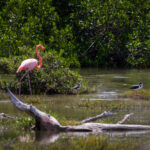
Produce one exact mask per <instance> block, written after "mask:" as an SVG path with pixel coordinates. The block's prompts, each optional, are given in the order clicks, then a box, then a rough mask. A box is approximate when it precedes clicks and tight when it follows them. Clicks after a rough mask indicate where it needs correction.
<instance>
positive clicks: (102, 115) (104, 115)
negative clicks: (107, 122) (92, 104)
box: [81, 111, 116, 123]
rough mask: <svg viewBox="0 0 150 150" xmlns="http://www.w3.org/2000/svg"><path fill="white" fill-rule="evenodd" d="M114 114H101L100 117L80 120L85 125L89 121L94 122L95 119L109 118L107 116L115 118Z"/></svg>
mask: <svg viewBox="0 0 150 150" xmlns="http://www.w3.org/2000/svg"><path fill="white" fill-rule="evenodd" d="M115 115H116V113H112V112H106V111H105V112H103V113H101V114H100V115H97V116H94V117H90V118H87V119H85V120H82V121H81V122H82V123H87V122H91V121H96V120H97V119H100V118H103V117H109V116H115Z"/></svg>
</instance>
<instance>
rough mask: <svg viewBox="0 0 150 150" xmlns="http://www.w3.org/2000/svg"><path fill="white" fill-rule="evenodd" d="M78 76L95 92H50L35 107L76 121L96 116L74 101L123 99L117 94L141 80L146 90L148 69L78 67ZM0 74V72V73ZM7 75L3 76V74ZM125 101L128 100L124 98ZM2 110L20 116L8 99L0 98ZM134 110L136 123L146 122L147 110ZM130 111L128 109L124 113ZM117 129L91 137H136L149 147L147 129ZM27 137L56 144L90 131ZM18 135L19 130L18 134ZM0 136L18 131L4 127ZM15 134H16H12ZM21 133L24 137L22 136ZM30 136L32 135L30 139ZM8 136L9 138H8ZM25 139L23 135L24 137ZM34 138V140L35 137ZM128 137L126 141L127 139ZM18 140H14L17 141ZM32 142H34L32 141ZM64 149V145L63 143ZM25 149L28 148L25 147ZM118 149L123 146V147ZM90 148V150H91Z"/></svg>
mask: <svg viewBox="0 0 150 150" xmlns="http://www.w3.org/2000/svg"><path fill="white" fill-rule="evenodd" d="M80 73H81V75H82V76H83V78H84V79H85V80H88V81H89V86H91V87H93V86H94V87H96V89H97V92H96V93H93V94H84V95H52V96H40V98H41V100H42V101H43V103H42V104H39V105H38V106H37V107H38V108H39V109H41V110H42V111H49V110H50V111H51V112H53V113H55V114H57V115H58V116H64V117H65V118H66V119H68V120H69V119H70V120H77V121H80V120H82V119H85V118H87V117H89V116H94V115H98V114H99V113H100V111H99V109H90V110H89V109H87V108H83V107H77V106H78V103H80V102H81V101H87V100H88V101H108V103H109V102H110V101H127V100H125V99H123V98H118V95H120V94H122V93H123V92H124V91H126V90H129V88H130V87H131V86H132V85H135V84H138V83H139V82H143V84H144V89H150V70H101V69H82V70H80ZM0 77H2V75H1V76H0ZM5 77H6V78H8V77H7V76H5ZM127 103H128V101H127ZM119 111H120V110H119ZM1 112H4V113H7V114H10V115H17V116H19V115H22V113H20V112H19V111H18V110H17V109H16V108H14V106H13V105H12V104H11V103H10V101H9V100H1V101H0V113H1ZM133 112H134V113H135V116H136V117H135V119H138V121H139V123H140V124H142V123H146V124H147V123H149V122H150V117H149V114H150V109H149V108H147V109H146V110H143V109H142V108H141V109H140V110H133ZM125 113H130V112H128V111H127V112H125ZM16 132H17V134H16ZM139 133H140V134H138V133H137V132H124V133H122V132H120V133H119V132H117V133H106V134H104V133H103V135H101V134H99V133H97V134H94V135H93V136H94V137H95V138H96V137H97V136H104V137H107V139H109V140H111V141H113V140H114V141H115V142H121V141H127V142H130V141H131V139H132V140H133V141H134V142H135V143H136V140H137V139H138V141H140V142H141V144H140V146H139V147H138V148H137V149H142V150H147V149H150V146H149V145H150V144H149V142H150V133H149V132H139ZM24 134H25V135H26V136H29V138H28V139H34V140H33V141H32V140H29V141H30V144H33V145H35V147H36V146H37V145H36V144H39V143H40V144H42V143H43V144H44V143H56V145H57V144H58V145H59V144H61V143H62V144H64V143H65V142H68V141H69V140H70V139H73V140H75V141H76V140H77V139H78V138H79V137H83V138H87V139H88V138H89V137H90V136H91V134H88V133H68V134H65V133H61V134H54V135H51V134H47V133H44V134H42V135H41V133H40V134H39V133H36V134H35V133H24ZM20 135H22V133H20ZM44 135H45V136H44ZM0 136H10V137H11V139H15V140H16V139H17V140H18V131H12V130H11V129H8V130H6V131H3V130H2V129H1V130H0ZM16 136H17V137H16ZM26 136H25V137H26ZM31 137H32V138H31ZM43 137H44V138H43ZM8 139H9V138H8ZM25 139H27V138H25ZM35 139H36V140H35ZM128 139H129V140H128ZM19 141H20V143H21V140H18V142H19ZM29 141H28V140H22V142H23V143H26V142H27V143H28V142H29ZM35 141H36V143H35ZM5 142H8V141H2V142H0V144H1V145H2V147H3V146H4V145H5V144H6V143H5ZM66 148H67V146H66ZM27 149H28V148H27ZM60 149H61V148H60ZM122 149H125V148H124V147H123V148H122ZM93 150H94V149H93Z"/></svg>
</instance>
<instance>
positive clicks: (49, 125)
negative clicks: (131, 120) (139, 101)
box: [8, 89, 150, 132]
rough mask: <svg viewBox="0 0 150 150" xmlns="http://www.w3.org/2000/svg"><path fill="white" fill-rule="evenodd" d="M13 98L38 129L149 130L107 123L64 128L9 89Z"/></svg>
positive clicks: (138, 126)
mask: <svg viewBox="0 0 150 150" xmlns="http://www.w3.org/2000/svg"><path fill="white" fill-rule="evenodd" d="M8 93H9V95H10V97H11V102H12V103H13V104H14V106H15V107H17V108H18V109H19V110H21V111H24V112H26V113H28V114H29V115H31V116H33V117H34V118H35V120H36V124H35V126H36V129H37V130H43V131H44V130H45V131H51V132H60V131H63V132H69V131H72V132H104V131H110V130H111V131H130V130H134V131H139V130H140V131H141V130H149V131H150V126H148V125H135V124H119V123H117V124H105V123H83V124H81V125H77V126H62V125H61V124H60V123H59V122H58V121H57V120H56V119H55V118H54V117H53V116H51V115H50V114H46V113H44V112H42V111H40V110H39V109H37V108H36V107H34V106H32V105H27V104H25V103H23V102H21V101H20V100H19V99H18V98H16V97H15V96H14V94H13V93H12V92H11V91H10V90H9V89H8Z"/></svg>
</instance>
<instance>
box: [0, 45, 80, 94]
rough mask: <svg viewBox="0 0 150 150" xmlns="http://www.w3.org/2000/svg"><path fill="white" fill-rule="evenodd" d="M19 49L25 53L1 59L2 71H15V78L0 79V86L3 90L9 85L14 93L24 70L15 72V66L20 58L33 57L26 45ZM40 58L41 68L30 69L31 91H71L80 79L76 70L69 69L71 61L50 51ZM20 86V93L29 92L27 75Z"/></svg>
mask: <svg viewBox="0 0 150 150" xmlns="http://www.w3.org/2000/svg"><path fill="white" fill-rule="evenodd" d="M19 49H21V50H22V53H23V54H24V53H26V55H22V56H15V57H12V58H9V59H8V58H3V59H1V60H2V62H4V63H3V64H6V66H7V67H5V68H4V69H5V70H4V71H5V72H6V73H7V72H10V73H15V74H16V78H15V79H14V80H12V81H10V82H9V81H7V82H6V81H5V80H1V82H0V88H1V89H3V90H4V89H6V88H7V87H9V88H10V89H11V90H12V91H13V92H16V93H17V91H18V88H19V80H20V78H21V76H22V75H23V74H24V73H25V71H21V72H19V73H16V70H17V68H18V67H19V66H20V64H21V62H22V60H24V59H27V58H32V57H33V58H34V57H35V52H34V51H33V50H31V49H30V48H29V49H28V52H27V51H26V49H27V47H22V48H21V47H20V48H19ZM47 51H48V49H47ZM42 54H43V53H42ZM42 59H43V65H42V68H41V69H39V70H36V69H34V70H32V71H30V79H31V85H32V90H33V93H34V94H40V93H47V94H52V93H53V94H54V93H72V92H73V91H72V89H71V88H72V87H73V86H74V85H75V84H77V83H78V82H79V81H81V80H82V78H81V77H80V75H79V74H77V72H75V71H71V70H70V69H69V67H70V65H71V63H70V62H66V59H64V58H63V57H62V56H60V55H59V54H57V53H55V54H54V53H52V52H46V53H45V54H43V56H42ZM6 62H7V63H6ZM3 66H4V65H3ZM21 87H22V93H24V94H28V93H29V87H28V78H27V76H25V78H24V79H23V80H22V82H21Z"/></svg>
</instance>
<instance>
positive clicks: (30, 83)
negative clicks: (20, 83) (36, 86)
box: [28, 72, 32, 95]
mask: <svg viewBox="0 0 150 150" xmlns="http://www.w3.org/2000/svg"><path fill="white" fill-rule="evenodd" d="M28 82H29V89H30V94H31V95H32V89H31V82H30V75H29V72H28Z"/></svg>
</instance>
